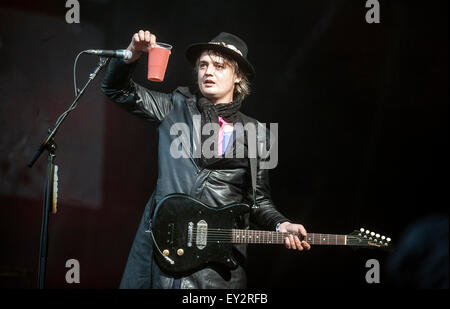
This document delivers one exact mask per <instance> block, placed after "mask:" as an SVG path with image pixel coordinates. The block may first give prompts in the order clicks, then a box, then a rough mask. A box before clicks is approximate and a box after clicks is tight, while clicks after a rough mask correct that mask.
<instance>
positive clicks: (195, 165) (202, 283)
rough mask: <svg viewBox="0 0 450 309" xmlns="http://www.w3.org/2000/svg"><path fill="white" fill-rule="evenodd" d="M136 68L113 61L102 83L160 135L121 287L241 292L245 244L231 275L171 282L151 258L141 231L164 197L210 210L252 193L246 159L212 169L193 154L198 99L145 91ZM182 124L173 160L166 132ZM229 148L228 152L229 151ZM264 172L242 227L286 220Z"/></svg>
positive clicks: (184, 92)
mask: <svg viewBox="0 0 450 309" xmlns="http://www.w3.org/2000/svg"><path fill="white" fill-rule="evenodd" d="M134 66H135V65H134V64H131V65H128V64H125V63H124V62H123V61H122V60H118V59H112V60H111V62H110V63H109V65H108V67H107V70H106V74H105V78H104V80H103V83H102V90H103V92H104V93H105V94H106V95H107V96H108V97H109V98H110V99H111V100H112V101H114V102H115V103H117V104H119V105H120V106H121V107H123V108H124V109H125V110H127V111H129V112H131V113H133V114H135V115H137V116H139V117H141V118H143V119H145V120H148V121H152V122H156V123H157V129H158V137H159V146H158V181H157V185H156V188H155V191H154V192H153V194H152V196H151V198H150V201H149V202H148V204H147V206H146V208H145V210H144V215H143V217H142V219H141V224H140V226H139V229H138V231H137V234H136V238H135V240H134V242H133V246H132V249H131V251H130V255H129V258H128V262H127V266H126V268H125V272H124V276H123V278H122V282H121V287H122V288H173V287H179V288H245V287H246V274H245V256H246V247H245V245H238V246H235V247H236V252H235V253H236V255H238V256H240V257H241V259H240V261H241V263H240V265H239V266H238V268H237V269H235V270H232V271H231V272H229V273H223V272H219V271H218V270H215V269H212V268H205V269H202V270H200V271H197V272H195V273H193V274H191V275H189V276H187V277H183V278H172V277H170V276H167V275H165V274H164V273H162V272H161V271H160V270H159V268H158V266H157V265H156V263H155V262H154V260H153V259H152V258H151V255H152V241H151V237H150V235H149V234H148V233H145V231H146V230H147V229H148V225H149V222H150V216H151V209H152V207H154V205H155V203H157V202H158V201H159V200H160V199H161V198H163V197H164V196H166V195H167V194H170V193H175V192H177V193H186V194H189V195H191V196H193V197H195V198H197V199H199V200H201V201H203V202H205V203H206V204H208V205H210V206H220V205H226V204H230V203H233V202H247V203H249V204H250V205H252V204H253V191H252V186H251V173H250V168H249V164H248V159H245V158H244V159H237V158H233V159H221V160H220V161H219V162H216V163H214V164H213V165H211V166H203V165H202V161H201V159H200V158H196V157H195V156H193V155H192V154H193V153H195V151H196V150H198V149H197V148H196V147H199V145H198V143H196V140H195V138H194V136H195V130H196V129H197V128H196V127H195V125H194V122H193V119H194V116H197V117H199V116H200V113H199V111H198V109H197V106H196V96H195V95H193V94H191V93H190V92H189V89H188V88H184V87H179V88H177V89H176V90H175V91H173V92H172V93H160V92H156V91H151V90H148V89H146V88H144V87H142V86H140V85H138V84H136V83H135V82H134V81H133V80H132V79H131V75H132V72H133V68H134ZM241 118H242V119H243V122H244V123H246V122H250V121H252V122H254V123H257V122H256V120H254V119H252V118H250V117H247V116H245V115H244V114H242V113H241ZM180 123H181V124H184V126H181V127H180V128H181V129H182V130H185V131H186V132H184V133H186V134H184V135H183V134H182V136H184V139H182V143H181V144H182V145H181V147H183V149H184V154H185V155H183V156H181V157H179V158H174V156H173V155H171V154H170V150H169V149H170V147H171V145H172V143H173V141H174V139H176V138H179V135H177V133H175V132H172V134H171V132H170V130H171V128H173V126H174V124H180ZM257 124H258V123H257ZM178 133H180V132H178ZM230 144H231V143H230ZM229 148H230V147H229ZM231 148H232V147H231ZM229 150H230V149H228V148H227V151H229ZM259 160H261V158H259ZM268 172H269V171H268V170H267V169H258V171H257V177H256V179H257V181H256V202H257V205H258V207H257V208H255V209H253V210H252V211H251V213H250V216H249V218H248V217H247V218H246V219H244V220H243V222H244V225H245V226H246V227H248V224H249V222H248V219H249V220H250V221H251V222H252V223H254V224H255V225H258V226H259V227H260V228H262V229H267V230H274V229H275V227H276V224H277V223H280V222H284V221H288V220H287V219H286V218H285V217H284V216H283V215H281V214H280V213H279V212H278V211H277V210H276V208H275V206H274V204H273V202H272V200H271V197H270V187H269V178H268ZM238 259H239V257H238ZM174 279H178V280H174Z"/></svg>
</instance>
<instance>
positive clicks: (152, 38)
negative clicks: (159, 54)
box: [150, 34, 156, 47]
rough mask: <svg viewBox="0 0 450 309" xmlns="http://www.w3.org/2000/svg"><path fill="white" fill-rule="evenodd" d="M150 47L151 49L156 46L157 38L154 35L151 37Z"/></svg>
mask: <svg viewBox="0 0 450 309" xmlns="http://www.w3.org/2000/svg"><path fill="white" fill-rule="evenodd" d="M150 46H151V47H155V46H156V36H155V35H154V34H152V35H150Z"/></svg>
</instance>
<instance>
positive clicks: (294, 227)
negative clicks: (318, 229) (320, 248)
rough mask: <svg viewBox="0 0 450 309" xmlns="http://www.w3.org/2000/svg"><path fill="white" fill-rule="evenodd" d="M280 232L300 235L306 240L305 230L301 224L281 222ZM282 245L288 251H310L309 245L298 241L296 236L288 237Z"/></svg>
mask: <svg viewBox="0 0 450 309" xmlns="http://www.w3.org/2000/svg"><path fill="white" fill-rule="evenodd" d="M280 232H284V233H286V232H287V233H293V234H300V235H301V236H303V237H304V238H306V230H305V228H304V227H303V225H301V224H295V223H290V222H283V223H281V224H280ZM284 245H285V247H286V248H288V249H293V250H298V251H303V250H309V249H311V245H310V244H308V243H307V242H306V241H304V240H300V239H299V238H298V236H293V235H290V236H289V237H286V238H285V241H284Z"/></svg>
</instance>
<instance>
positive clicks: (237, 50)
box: [209, 42, 243, 57]
mask: <svg viewBox="0 0 450 309" xmlns="http://www.w3.org/2000/svg"><path fill="white" fill-rule="evenodd" d="M209 43H210V44H216V45H222V46H225V47H226V48H229V49H231V50H233V51H235V52H237V53H238V54H239V55H241V56H242V57H243V55H242V52H241V51H240V50H239V49H237V48H236V46H234V45H231V44H227V43H225V42H209Z"/></svg>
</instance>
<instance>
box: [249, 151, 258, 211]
mask: <svg viewBox="0 0 450 309" xmlns="http://www.w3.org/2000/svg"><path fill="white" fill-rule="evenodd" d="M249 160H250V174H251V178H252V189H253V206H252V208H258V205H257V204H256V170H257V168H258V166H257V160H256V158H249Z"/></svg>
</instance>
